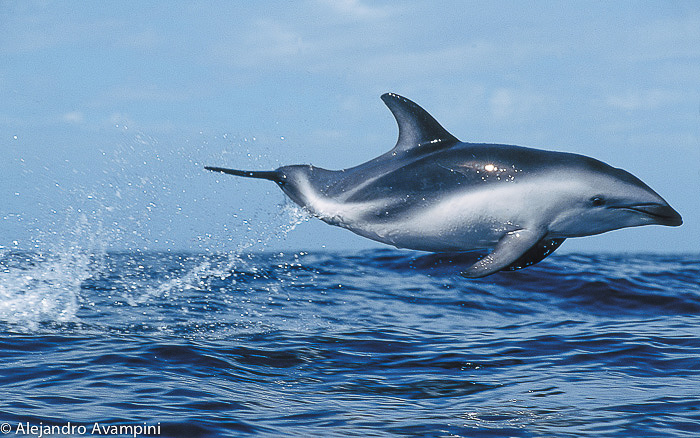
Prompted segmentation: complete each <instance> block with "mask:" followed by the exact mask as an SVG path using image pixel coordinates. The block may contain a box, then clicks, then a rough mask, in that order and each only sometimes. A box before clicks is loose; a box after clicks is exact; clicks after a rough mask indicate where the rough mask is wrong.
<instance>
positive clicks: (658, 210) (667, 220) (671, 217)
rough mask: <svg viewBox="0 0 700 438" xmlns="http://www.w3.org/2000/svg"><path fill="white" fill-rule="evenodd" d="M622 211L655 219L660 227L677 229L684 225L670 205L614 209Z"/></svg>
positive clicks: (645, 205) (639, 205)
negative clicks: (666, 226) (633, 212)
mask: <svg viewBox="0 0 700 438" xmlns="http://www.w3.org/2000/svg"><path fill="white" fill-rule="evenodd" d="M614 208H619V209H621V210H629V211H635V212H637V213H641V214H643V215H646V216H649V217H651V218H652V219H654V222H655V223H657V224H659V225H668V226H671V227H677V226H679V225H682V224H683V218H681V215H680V214H678V212H677V211H676V210H674V209H673V208H671V206H670V205H668V204H653V203H652V204H637V205H630V206H625V207H614Z"/></svg>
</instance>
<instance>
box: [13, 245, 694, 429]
mask: <svg viewBox="0 0 700 438" xmlns="http://www.w3.org/2000/svg"><path fill="white" fill-rule="evenodd" d="M458 271H459V268H458V267H455V266H453V265H451V264H449V263H448V264H439V265H437V266H436V265H434V264H432V263H431V262H430V260H428V261H426V260H425V259H423V258H420V257H418V254H417V253H414V252H409V251H394V250H373V251H364V252H357V253H331V252H328V253H285V254H278V253H276V254H270V253H255V254H250V255H237V254H192V253H187V254H184V253H183V254H173V253H149V252H145V253H144V252H133V253H102V254H97V253H95V254H90V253H87V254H85V253H80V252H79V251H78V252H69V251H66V252H65V253H44V254H38V253H28V252H11V251H7V250H4V252H0V330H2V335H1V336H0V388H1V390H0V391H1V392H0V394H2V400H0V407H1V408H0V423H7V424H8V425H9V426H10V427H11V433H10V434H9V435H8V436H31V435H22V434H17V433H16V431H17V428H18V427H20V424H25V425H26V423H27V422H28V423H29V425H40V424H41V425H56V426H60V425H66V424H67V423H68V422H70V423H71V424H72V425H74V426H75V425H83V426H84V427H86V429H87V432H86V433H85V434H74V435H73V436H94V435H91V434H90V431H91V429H92V427H93V425H94V423H95V422H98V423H99V424H100V426H108V425H115V426H118V425H145V426H149V425H150V426H154V427H155V426H158V427H160V429H159V433H160V435H157V434H151V436H169V437H210V436H211V437H215V436H218V437H223V436H261V437H278V436H319V437H336V436H337V437H340V436H357V437H395V436H417V437H552V436H557V437H569V436H570V437H574V436H575V437H581V436H590V437H607V436H620V437H662V436H664V437H666V436H668V437H697V436H700V280H699V279H700V256H698V255H664V256H658V255H561V254H554V255H553V256H551V257H549V258H548V259H546V260H545V261H543V262H542V263H540V264H538V265H536V266H533V267H530V268H528V269H524V270H522V271H517V272H511V273H504V274H496V275H493V276H490V277H487V278H484V279H481V280H466V279H464V278H462V277H460V276H459V275H456V273H457V272H458ZM21 427H25V426H21ZM125 436H126V435H125ZM129 436H133V435H129ZM139 436H140V435H139Z"/></svg>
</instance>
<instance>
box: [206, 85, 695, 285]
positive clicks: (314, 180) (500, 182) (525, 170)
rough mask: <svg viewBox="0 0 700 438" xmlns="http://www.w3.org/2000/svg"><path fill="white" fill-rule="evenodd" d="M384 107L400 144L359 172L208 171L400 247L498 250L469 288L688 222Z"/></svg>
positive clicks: (559, 157) (400, 108)
mask: <svg viewBox="0 0 700 438" xmlns="http://www.w3.org/2000/svg"><path fill="white" fill-rule="evenodd" d="M382 100H383V101H384V103H385V104H386V105H387V106H388V107H389V110H391V112H392V114H393V115H394V117H395V118H396V122H397V123H398V125H399V139H398V141H397V142H396V146H394V148H393V149H392V150H390V151H389V152H387V153H385V154H383V155H380V156H379V157H377V158H375V159H373V160H370V161H368V162H366V163H363V164H360V165H359V166H356V167H351V168H349V169H345V170H337V171H332V170H326V169H322V168H319V167H314V166H311V165H293V166H282V167H280V168H279V169H277V170H273V171H267V172H260V171H244V170H234V169H225V168H221V167H206V169H208V170H212V171H217V172H224V173H228V174H231V175H237V176H244V177H249V178H262V179H268V180H271V181H274V182H275V183H277V184H278V185H279V186H280V188H281V189H282V191H284V193H286V194H287V196H289V197H290V198H291V199H292V200H293V201H294V202H295V203H297V204H299V205H300V206H301V207H303V208H304V209H306V210H307V211H308V212H309V213H311V214H312V215H313V216H316V217H318V218H319V219H321V220H322V221H324V222H326V223H328V224H331V225H337V226H340V227H343V228H347V229H348V230H350V231H352V232H354V233H357V234H359V235H360V236H364V237H367V238H369V239H372V240H376V241H379V242H382V243H387V244H390V245H394V246H396V247H398V248H409V249H415V250H421V251H430V252H438V253H439V252H462V251H472V250H479V249H482V250H483V249H486V250H490V252H489V253H488V255H486V256H484V257H483V258H481V259H479V260H478V261H476V263H474V264H473V265H471V266H470V267H469V268H467V269H466V271H464V272H462V275H463V276H465V277H468V278H478V277H484V276H486V275H490V274H493V273H494V272H498V271H501V270H515V269H520V268H523V267H526V266H530V265H532V264H535V263H537V262H539V261H541V260H542V259H544V258H545V257H547V256H548V255H549V254H551V253H552V252H553V251H554V250H556V249H557V248H558V247H559V245H561V244H562V242H563V241H564V239H567V238H570V237H581V236H590V235H594V234H600V233H604V232H606V231H611V230H616V229H619V228H625V227H635V226H640V225H648V224H659V225H669V226H678V225H681V224H682V223H683V221H682V219H681V216H680V215H679V214H678V212H676V211H675V210H674V209H673V208H671V206H669V205H668V203H667V202H666V201H664V199H663V198H662V197H661V196H659V195H658V194H657V193H656V192H654V190H652V189H651V188H649V186H647V185H646V184H644V183H643V182H642V181H641V180H639V179H638V178H637V177H635V176H634V175H632V174H630V173H629V172H626V171H624V170H622V169H617V168H614V167H612V166H609V165H607V164H605V163H603V162H601V161H598V160H596V159H593V158H590V157H586V156H583V155H578V154H572V153H565V152H551V151H544V150H538V149H532V148H526V147H520V146H511V145H498V144H482V143H463V142H460V141H459V140H458V139H457V138H456V137H454V136H453V135H452V134H450V133H449V132H447V130H445V128H443V127H442V126H441V125H440V124H439V123H438V122H437V121H436V120H435V119H434V118H433V117H432V116H431V115H430V114H428V112H426V111H425V110H424V109H423V108H421V107H420V106H418V105H417V104H415V103H414V102H412V101H410V100H408V99H406V98H405V97H402V96H399V95H397V94H393V93H387V94H384V95H383V96H382Z"/></svg>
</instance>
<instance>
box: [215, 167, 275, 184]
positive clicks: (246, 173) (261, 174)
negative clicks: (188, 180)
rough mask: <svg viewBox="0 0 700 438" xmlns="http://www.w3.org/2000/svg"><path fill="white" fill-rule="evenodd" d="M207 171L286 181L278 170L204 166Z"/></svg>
mask: <svg viewBox="0 0 700 438" xmlns="http://www.w3.org/2000/svg"><path fill="white" fill-rule="evenodd" d="M204 168H205V169H207V170H211V171H212V172H221V173H228V174H229V175H235V176H243V177H246V178H260V179H269V180H270V181H274V182H276V183H281V182H283V181H284V174H283V173H282V172H280V171H277V170H272V171H256V170H236V169H226V168H224V167H211V166H204Z"/></svg>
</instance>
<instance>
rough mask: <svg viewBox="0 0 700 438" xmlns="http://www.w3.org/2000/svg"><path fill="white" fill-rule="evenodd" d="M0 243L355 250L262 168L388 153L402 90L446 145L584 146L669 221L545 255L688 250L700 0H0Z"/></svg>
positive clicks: (694, 229)
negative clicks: (265, 177) (388, 104)
mask: <svg viewBox="0 0 700 438" xmlns="http://www.w3.org/2000/svg"><path fill="white" fill-rule="evenodd" d="M0 56H2V59H3V62H2V63H0V147H1V148H2V160H0V181H1V183H0V220H1V221H2V232H1V233H0V245H1V246H4V247H19V248H32V247H39V248H56V247H62V248H67V247H68V248H70V247H79V248H85V247H94V246H104V247H107V248H147V249H165V248H172V249H215V250H223V249H239V248H249V247H252V248H265V249H274V250H277V249H280V250H288V249H310V250H314V249H320V248H324V247H325V248H328V249H354V248H364V247H372V246H375V244H373V243H371V242H369V241H367V240H365V239H362V238H360V237H358V236H355V235H354V234H352V233H350V232H348V231H346V230H342V229H336V228H333V227H330V226H328V225H326V224H323V223H321V222H320V221H318V220H310V221H306V222H303V223H301V224H300V225H298V226H297V227H296V229H295V230H293V231H291V232H287V231H288V230H287V229H288V228H289V224H290V221H292V220H293V216H294V214H293V211H292V212H290V209H289V208H286V207H285V206H284V205H285V201H284V198H283V195H282V194H281V192H279V190H278V189H277V188H276V187H275V186H274V185H272V184H269V183H268V184H266V183H265V182H261V181H246V180H238V179H234V178H233V177H226V176H217V175H215V174H212V173H208V172H205V171H203V170H201V167H202V166H203V165H204V164H210V165H222V166H227V167H238V168H250V169H270V168H275V167H278V166H280V165H284V164H297V163H313V164H314V165H317V166H321V167H327V168H332V169H337V168H344V167H350V166H353V165H356V164H358V163H361V162H363V161H366V160H368V159H370V158H372V157H374V156H376V155H379V154H381V153H383V152H385V151H386V150H388V149H390V148H391V147H392V146H393V144H394V142H395V140H396V134H397V130H396V125H395V123H394V121H393V118H392V116H391V114H390V113H389V111H388V110H387V109H386V108H385V107H384V105H383V104H382V102H381V101H380V100H379V96H380V95H381V94H382V93H384V92H387V91H392V92H396V93H399V94H402V95H404V96H406V97H408V98H410V99H412V100H414V101H416V102H417V103H419V104H420V105H422V106H423V107H424V108H426V109H427V110H428V111H429V112H431V113H432V114H433V115H434V116H435V117H436V118H437V119H438V120H439V121H440V122H441V123H442V124H443V126H445V127H446V128H447V129H448V130H449V131H450V132H452V133H453V134H454V135H455V136H457V137H458V138H460V139H461V140H464V141H475V142H494V143H508V144H517V145H522V146H532V147H538V148H543V149H551V150H562V151H570V152H577V153H581V154H584V155H590V156H593V157H596V158H598V159H601V160H603V161H605V162H607V163H609V164H611V165H614V166H616V167H622V168H624V169H626V170H628V171H630V172H632V173H633V174H635V175H637V176H638V177H639V178H641V179H642V180H643V181H645V182H646V183H647V184H649V185H650V186H651V187H652V188H654V189H655V190H656V191H657V192H658V193H660V194H661V195H662V196H663V197H664V198H665V199H666V200H667V201H669V203H670V204H671V205H672V206H673V207H675V208H676V209H677V210H678V211H679V212H680V213H681V214H682V215H683V217H684V220H685V224H684V225H683V226H682V227H681V228H667V227H658V226H656V227H641V228H638V229H627V230H620V231H615V232H613V233H607V234H604V235H601V236H595V237H588V238H581V239H570V240H569V241H567V243H566V244H565V245H564V246H563V247H562V250H563V251H616V252H618V251H619V252H628V251H650V252H656V251H663V252H669V251H697V250H698V243H699V242H700V224H699V223H698V220H697V217H698V215H699V213H700V3H698V2H695V1H685V2H684V1H674V2H652V1H650V2H640V1H634V2H629V1H617V2H589V1H579V2H576V1H573V2H537V1H535V2H523V1H513V2H463V1H457V2H428V1H405V2H360V1H351V0H348V1H320V0H313V1H300V2H286V1H277V2H233V1H230V2H229V1H226V2H206V3H205V2H178V1H168V2H149V1H126V2H123V1H121V2H82V1H61V2H53V1H2V2H0Z"/></svg>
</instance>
